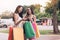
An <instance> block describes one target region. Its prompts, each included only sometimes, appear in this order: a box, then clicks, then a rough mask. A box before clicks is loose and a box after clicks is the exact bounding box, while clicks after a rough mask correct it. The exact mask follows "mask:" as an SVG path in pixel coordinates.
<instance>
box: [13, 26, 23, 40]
mask: <svg viewBox="0 0 60 40" xmlns="http://www.w3.org/2000/svg"><path fill="white" fill-rule="evenodd" d="M13 36H14V40H24V34H23V28H20V27H17V28H13Z"/></svg>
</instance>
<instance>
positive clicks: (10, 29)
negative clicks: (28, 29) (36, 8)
mask: <svg viewBox="0 0 60 40" xmlns="http://www.w3.org/2000/svg"><path fill="white" fill-rule="evenodd" d="M8 40H13V28H12V27H10V28H9V37H8Z"/></svg>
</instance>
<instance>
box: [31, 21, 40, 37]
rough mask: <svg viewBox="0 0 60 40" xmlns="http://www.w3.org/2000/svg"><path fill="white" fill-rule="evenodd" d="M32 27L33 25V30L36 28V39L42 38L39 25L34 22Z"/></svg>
mask: <svg viewBox="0 0 60 40" xmlns="http://www.w3.org/2000/svg"><path fill="white" fill-rule="evenodd" d="M32 25H33V28H34V31H35V34H36V38H39V37H40V32H39V29H38V27H37V24H36V23H35V22H33V23H32Z"/></svg>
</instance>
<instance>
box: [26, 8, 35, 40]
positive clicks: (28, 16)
mask: <svg viewBox="0 0 60 40" xmlns="http://www.w3.org/2000/svg"><path fill="white" fill-rule="evenodd" d="M25 18H26V19H27V20H28V21H31V22H36V16H35V15H34V12H33V10H32V8H27V14H26V16H25ZM29 40H36V38H35V36H34V37H32V38H29Z"/></svg>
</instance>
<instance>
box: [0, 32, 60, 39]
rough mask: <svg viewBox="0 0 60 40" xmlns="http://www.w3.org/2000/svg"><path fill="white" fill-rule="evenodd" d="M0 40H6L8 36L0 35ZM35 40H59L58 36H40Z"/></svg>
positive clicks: (59, 36)
mask: <svg viewBox="0 0 60 40" xmlns="http://www.w3.org/2000/svg"><path fill="white" fill-rule="evenodd" d="M0 40H8V34H6V33H0ZM37 40H60V35H41V36H40V38H39V39H37Z"/></svg>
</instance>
